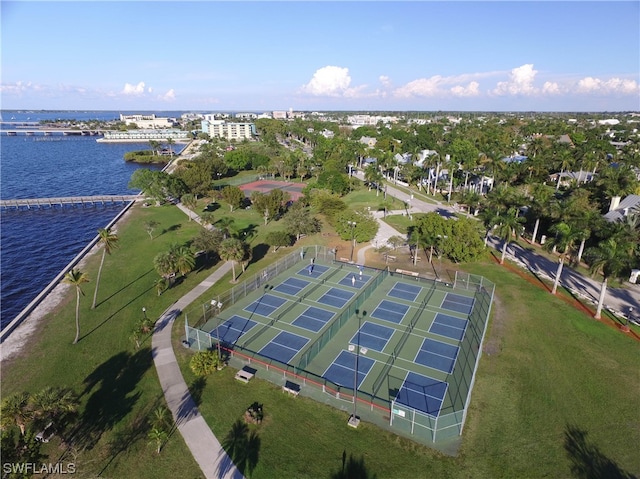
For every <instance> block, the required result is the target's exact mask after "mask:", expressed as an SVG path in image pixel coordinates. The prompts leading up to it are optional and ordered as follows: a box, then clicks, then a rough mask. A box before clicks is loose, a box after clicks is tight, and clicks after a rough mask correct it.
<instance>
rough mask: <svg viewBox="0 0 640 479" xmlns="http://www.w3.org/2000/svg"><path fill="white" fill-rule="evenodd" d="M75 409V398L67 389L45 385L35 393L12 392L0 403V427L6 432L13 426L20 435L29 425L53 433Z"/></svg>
mask: <svg viewBox="0 0 640 479" xmlns="http://www.w3.org/2000/svg"><path fill="white" fill-rule="evenodd" d="M77 409H78V398H77V396H76V395H75V394H74V393H73V391H71V390H70V389H66V388H61V387H52V386H48V387H46V388H44V389H43V390H41V391H39V392H37V393H35V394H30V393H28V392H20V393H15V394H12V395H10V396H7V397H5V398H4V399H3V400H2V403H1V405H0V427H1V428H2V430H3V431H5V430H7V429H9V428H11V427H14V426H16V427H18V429H19V430H20V434H21V435H22V436H24V435H25V434H26V432H27V429H28V428H29V427H30V426H33V427H35V428H43V427H48V428H51V429H52V430H56V429H59V428H60V427H62V423H63V421H64V419H65V418H66V416H67V415H69V414H72V413H74V412H76V411H77Z"/></svg>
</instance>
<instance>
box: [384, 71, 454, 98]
mask: <svg viewBox="0 0 640 479" xmlns="http://www.w3.org/2000/svg"><path fill="white" fill-rule="evenodd" d="M442 83H443V81H442V77H441V76H440V75H436V76H432V77H431V78H420V79H418V80H413V81H411V82H409V83H407V84H406V85H404V86H401V87H400V88H398V89H396V90H395V91H394V92H393V93H394V95H395V96H397V97H399V98H411V97H414V96H436V95H439V94H442V93H443V91H442V89H441V88H440V86H441V85H442Z"/></svg>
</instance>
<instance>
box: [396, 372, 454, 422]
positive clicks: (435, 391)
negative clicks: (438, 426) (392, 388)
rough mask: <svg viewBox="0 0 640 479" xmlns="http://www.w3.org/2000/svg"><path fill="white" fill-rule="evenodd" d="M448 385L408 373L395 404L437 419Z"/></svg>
mask: <svg viewBox="0 0 640 479" xmlns="http://www.w3.org/2000/svg"><path fill="white" fill-rule="evenodd" d="M447 386H448V384H447V383H445V382H442V381H438V380H437V379H432V378H430V377H427V376H422V375H421V374H417V373H412V372H410V373H409V374H407V377H406V378H405V380H404V383H402V387H401V388H400V390H399V391H398V395H397V396H396V399H395V402H396V403H398V404H403V405H404V406H407V407H411V408H413V409H416V410H418V411H422V412H424V413H425V414H428V415H429V416H433V417H438V415H439V414H440V408H441V407H442V401H444V396H445V395H446V394H447Z"/></svg>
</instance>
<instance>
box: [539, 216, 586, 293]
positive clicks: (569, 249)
mask: <svg viewBox="0 0 640 479" xmlns="http://www.w3.org/2000/svg"><path fill="white" fill-rule="evenodd" d="M549 232H550V233H553V234H554V236H553V237H551V238H550V239H549V240H548V241H547V242H546V243H545V244H544V247H545V249H547V250H550V251H555V252H556V253H558V255H559V256H558V269H557V270H556V276H555V279H554V281H553V288H552V289H551V294H556V291H557V290H558V284H559V283H560V277H561V276H562V268H563V267H564V262H565V259H566V258H567V256H568V255H572V254H573V252H574V249H575V243H576V241H578V239H579V232H577V231H575V230H574V229H573V228H572V226H571V224H568V223H556V224H555V225H553V226H552V227H551V228H550V229H549Z"/></svg>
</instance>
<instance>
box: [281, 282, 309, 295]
mask: <svg viewBox="0 0 640 479" xmlns="http://www.w3.org/2000/svg"><path fill="white" fill-rule="evenodd" d="M309 284H310V283H309V281H304V280H302V279H298V278H287V279H286V280H285V281H283V282H282V283H280V284H279V285H278V286H276V287H275V288H273V289H275V290H276V291H279V292H281V293H284V294H288V295H290V296H298V293H300V291H302V290H303V289H304V288H306V287H307V286H308V285H309Z"/></svg>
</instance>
